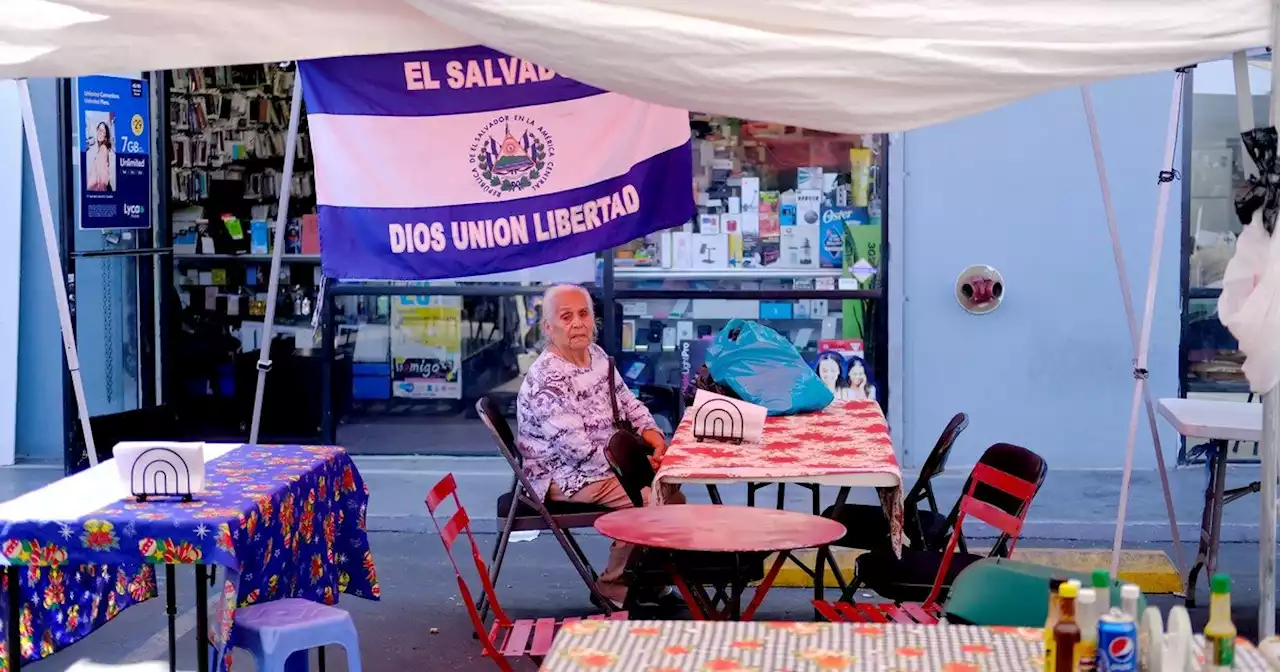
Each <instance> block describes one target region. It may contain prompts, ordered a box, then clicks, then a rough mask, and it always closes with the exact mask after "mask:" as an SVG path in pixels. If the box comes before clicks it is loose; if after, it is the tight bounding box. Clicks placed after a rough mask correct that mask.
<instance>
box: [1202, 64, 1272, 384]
mask: <svg viewBox="0 0 1280 672" xmlns="http://www.w3.org/2000/svg"><path fill="white" fill-rule="evenodd" d="M1269 65H1270V63H1269V60H1268V59H1267V57H1266V55H1265V54H1261V55H1258V56H1255V57H1252V58H1251V60H1250V66H1249V81H1250V88H1251V93H1252V94H1253V110H1254V112H1253V113H1254V118H1255V121H1256V122H1258V123H1259V124H1265V120H1266V119H1267V118H1268V115H1269V113H1270V100H1271V86H1270V84H1271V72H1270V68H1269V67H1268V66H1269ZM1190 119H1191V151H1190V152H1189V156H1187V157H1186V158H1185V159H1184V161H1185V163H1186V166H1187V172H1188V173H1189V176H1190V180H1189V183H1190V191H1191V193H1190V198H1189V209H1188V211H1187V212H1186V213H1185V215H1186V218H1187V221H1186V222H1185V223H1184V226H1185V231H1186V236H1185V237H1184V240H1185V243H1184V248H1183V253H1184V263H1185V265H1186V266H1185V269H1186V276H1185V277H1186V280H1187V286H1186V288H1185V291H1184V298H1183V311H1182V312H1183V334H1182V346H1183V348H1182V349H1183V353H1184V358H1183V367H1182V368H1183V376H1182V379H1183V386H1184V390H1185V392H1186V393H1187V394H1188V395H1191V396H1197V395H1205V394H1211V395H1220V394H1231V395H1241V394H1244V393H1247V390H1248V387H1247V385H1246V384H1245V381H1244V376H1243V374H1242V373H1241V369H1240V367H1241V364H1242V363H1243V361H1244V356H1243V355H1242V354H1241V353H1240V352H1239V350H1238V349H1237V348H1238V346H1237V343H1236V341H1235V339H1234V338H1233V337H1232V336H1231V333H1230V332H1229V331H1227V329H1226V327H1224V326H1222V323H1221V322H1220V321H1219V320H1218V314H1217V303H1218V296H1219V295H1220V294H1221V292H1222V276H1223V273H1224V272H1225V270H1226V267H1227V262H1229V261H1230V260H1231V257H1232V255H1233V254H1235V242H1236V237H1237V236H1239V235H1240V231H1241V224H1240V220H1239V219H1238V218H1237V217H1236V213H1235V205H1234V197H1235V190H1236V188H1237V187H1238V186H1240V184H1242V182H1243V181H1244V179H1245V174H1246V167H1247V165H1248V163H1247V162H1249V158H1248V156H1247V155H1246V154H1245V153H1244V150H1243V147H1242V146H1241V143H1240V120H1239V114H1238V112H1237V103H1236V87H1235V75H1234V69H1233V66H1232V61H1231V59H1226V60H1220V61H1213V62H1210V63H1203V64H1200V65H1198V66H1197V67H1196V68H1195V69H1194V70H1193V71H1192V74H1191V106H1190ZM1243 398H1244V397H1243V396H1241V399H1243Z"/></svg>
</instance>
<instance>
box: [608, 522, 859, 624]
mask: <svg viewBox="0 0 1280 672" xmlns="http://www.w3.org/2000/svg"><path fill="white" fill-rule="evenodd" d="M595 528H596V530H597V531H599V532H600V534H603V535H604V536H606V537H609V538H610V539H615V540H617V541H622V542H626V543H629V544H635V545H637V546H647V547H649V548H662V549H667V550H671V551H704V552H713V553H735V552H777V554H778V557H777V559H776V560H774V563H773V566H772V567H770V568H769V573H768V574H766V575H765V577H764V580H763V581H761V582H760V585H759V587H757V588H756V593H755V596H754V597H753V598H752V600H751V604H750V605H748V607H747V610H746V611H745V612H743V613H742V619H743V620H751V616H752V615H753V614H754V613H755V611H756V609H757V608H758V607H759V606H760V602H761V601H762V600H763V599H764V595H765V593H767V592H768V591H769V588H770V587H771V586H772V585H773V581H774V579H775V578H777V575H778V570H780V569H782V563H783V562H785V561H786V559H787V558H788V557H790V551H794V550H796V549H801V548H815V547H820V546H826V545H827V544H829V543H831V542H833V541H835V540H837V539H839V538H840V537H843V536H844V535H845V528H844V525H841V524H840V523H838V522H836V521H834V520H831V519H830V518H823V517H821V516H814V515H810V514H807V513H798V512H795V511H778V510H775V509H763V508H755V507H751V506H726V505H722V504H716V505H707V504H675V505H668V506H649V507H643V508H638V509H634V508H633V509H620V510H618V511H614V512H612V513H607V514H605V515H603V516H601V517H599V518H597V519H596V522H595ZM667 569H668V571H669V572H671V578H672V580H673V581H674V582H675V584H676V587H677V588H678V589H679V590H680V593H681V595H683V596H684V599H685V602H687V603H688V604H689V609H690V611H691V612H692V613H693V616H694V618H697V619H706V618H709V617H715V616H717V615H719V616H722V617H723V616H724V615H723V614H716V613H712V612H714V610H713V609H710V608H709V604H708V603H709V600H707V598H706V597H705V593H703V594H701V595H695V594H694V592H693V590H692V589H691V587H690V586H689V585H688V582H686V581H685V580H684V578H683V576H682V575H681V573H680V571H679V568H678V567H677V565H676V564H675V563H673V562H669V563H668V564H667ZM697 588H698V589H699V590H700V589H701V587H700V586H699V587H697ZM736 592H737V591H735V593H736ZM737 596H740V593H738V594H737V595H736V596H735V599H736V597H737ZM737 611H738V609H737V608H736V604H735V605H734V607H733V612H734V613H737Z"/></svg>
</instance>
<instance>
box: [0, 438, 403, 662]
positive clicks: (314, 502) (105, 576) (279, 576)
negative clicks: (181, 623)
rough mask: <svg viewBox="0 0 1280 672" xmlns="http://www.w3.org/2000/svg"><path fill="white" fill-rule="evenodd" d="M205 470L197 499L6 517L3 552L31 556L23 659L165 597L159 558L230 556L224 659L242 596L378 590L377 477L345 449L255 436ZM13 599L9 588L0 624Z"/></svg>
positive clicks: (220, 632) (222, 610)
mask: <svg viewBox="0 0 1280 672" xmlns="http://www.w3.org/2000/svg"><path fill="white" fill-rule="evenodd" d="M98 468H99V469H103V468H107V469H114V468H115V467H114V465H113V464H110V463H104V464H103V465H100V466H99V467H98ZM205 474H206V475H205V491H204V492H203V493H202V494H200V495H199V496H198V499H197V501H193V502H179V501H171V500H169V501H161V500H155V501H148V502H136V501H134V500H132V499H125V500H120V501H118V502H116V503H115V504H113V505H110V506H107V507H104V508H101V509H98V510H96V511H93V512H91V513H89V514H87V515H84V516H81V517H80V518H79V519H76V520H74V521H66V520H63V521H56V522H52V521H41V520H38V519H31V520H0V554H2V555H3V560H0V563H3V564H8V565H15V564H16V565H26V566H27V569H26V570H25V571H24V572H23V573H22V575H21V588H22V595H23V599H24V604H23V607H22V611H21V614H22V615H21V624H20V634H21V641H22V658H23V661H24V662H25V661H33V660H39V659H41V658H44V657H46V656H48V655H49V654H51V653H54V652H55V651H58V650H60V649H63V648H65V647H67V646H69V645H71V644H73V643H75V642H77V641H79V640H80V639H82V638H84V637H85V636H86V635H88V634H89V633H91V632H93V631H94V630H96V629H97V628H98V627H99V626H101V625H102V624H103V623H106V622H107V621H109V620H111V619H112V618H114V617H115V616H116V614H118V613H119V612H120V611H121V610H123V609H125V608H127V607H130V606H132V605H134V604H137V603H139V602H142V601H145V600H147V599H149V598H151V597H154V596H155V595H156V574H155V572H156V566H157V565H166V564H175V565H178V564H197V563H202V564H207V565H218V566H221V567H224V568H226V570H227V571H226V572H224V573H220V575H219V578H221V579H222V581H221V582H220V583H221V584H222V599H221V600H219V602H218V608H217V614H216V616H215V617H214V618H213V619H212V620H211V625H210V630H211V632H210V639H211V641H212V642H214V643H215V644H216V645H218V646H219V649H220V650H222V651H223V655H222V660H221V666H220V667H221V669H224V670H225V669H229V668H230V665H231V656H230V651H229V650H227V649H226V647H224V646H223V644H224V643H225V642H226V640H227V638H228V636H229V634H230V631H231V624H232V619H233V618H234V612H235V608H236V607H238V606H247V605H250V604H254V603H256V602H263V601H268V600H275V599H280V598H285V597H300V598H305V599H309V600H314V601H317V602H323V603H325V604H332V603H334V602H336V601H337V599H338V593H342V592H345V593H349V594H351V595H356V596H358V597H364V598H368V599H373V600H376V599H378V598H379V596H380V590H379V587H378V579H377V574H376V572H375V570H374V564H373V554H372V553H371V551H370V550H369V540H368V536H367V535H366V533H365V511H366V508H367V506H368V502H369V493H368V488H367V486H366V485H365V484H364V482H363V480H362V479H361V478H360V474H359V472H358V471H357V470H356V467H355V464H354V463H353V462H352V461H351V458H350V457H349V456H348V455H347V453H346V451H345V450H343V449H342V448H338V447H334V446H253V445H245V446H241V447H238V448H235V449H234V450H232V451H231V452H229V453H227V454H225V455H223V456H221V457H218V458H215V459H213V460H210V461H209V462H207V464H206V468H205ZM30 515H31V516H33V518H34V517H38V516H39V515H40V512H39V511H31V513H30ZM2 583H3V587H4V588H6V589H7V580H5V581H3V582H2ZM7 605H8V593H7V592H5V591H0V635H3V633H4V629H5V628H6V627H7V623H5V622H4V621H5V620H6V619H5V618H3V615H4V614H7V613H8V611H7V609H8V606H7ZM6 641H7V639H6V637H5V636H0V670H3V669H5V668H6V667H7V665H8V657H7V653H8V652H7V650H6V646H7V645H6V644H5V642H6Z"/></svg>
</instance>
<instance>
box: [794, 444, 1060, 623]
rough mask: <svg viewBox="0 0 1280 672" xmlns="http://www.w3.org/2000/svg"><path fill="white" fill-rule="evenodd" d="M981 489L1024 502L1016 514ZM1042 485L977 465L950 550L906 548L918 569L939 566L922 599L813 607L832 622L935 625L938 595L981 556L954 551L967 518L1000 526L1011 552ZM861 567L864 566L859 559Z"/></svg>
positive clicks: (905, 557)
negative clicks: (983, 495) (981, 494)
mask: <svg viewBox="0 0 1280 672" xmlns="http://www.w3.org/2000/svg"><path fill="white" fill-rule="evenodd" d="M1027 452H1030V451H1027ZM979 487H982V488H985V489H989V490H993V491H998V492H999V493H1001V494H1003V495H1004V496H1005V497H1007V498H1009V499H1011V500H1013V499H1016V500H1017V501H1018V502H1020V503H1021V505H1020V506H1016V507H1014V508H1015V509H1016V510H1017V513H1016V514H1011V513H1008V512H1006V511H1005V510H1003V509H1002V508H1001V507H1000V506H997V505H995V504H992V503H990V502H989V501H983V500H982V499H979V498H978V496H977V495H978V489H979ZM1039 489H1040V484H1038V483H1035V482H1033V481H1028V480H1024V479H1021V478H1018V477H1017V476H1014V475H1011V474H1009V473H1006V472H1004V471H1001V470H999V469H996V468H995V467H992V466H990V465H988V464H981V463H979V464H977V465H976V466H974V468H973V473H972V474H970V476H969V483H968V487H967V489H966V491H965V493H964V494H962V495H961V496H960V501H959V502H957V504H956V506H957V510H958V515H957V516H956V523H955V529H954V531H953V533H952V535H951V539H950V541H948V542H947V546H946V549H945V550H943V551H942V552H941V553H939V552H938V551H915V550H912V549H907V550H904V551H903V562H904V563H905V564H908V565H910V566H912V567H916V568H919V569H922V568H924V567H925V566H926V565H932V566H933V567H935V568H936V569H935V571H934V578H933V585H932V587H931V588H930V590H929V594H928V596H927V597H926V598H925V599H924V602H923V603H914V602H906V601H903V602H900V603H898V604H894V603H882V604H853V603H851V602H849V601H845V600H842V601H840V602H836V603H834V604H832V603H830V602H826V601H823V600H814V602H813V606H814V607H815V608H817V610H818V613H819V614H821V615H822V616H823V617H824V618H826V619H827V620H830V621H834V622H842V621H844V622H854V623H887V622H889V621H895V622H899V623H924V624H932V623H937V622H938V618H939V617H940V616H941V615H942V613H943V612H942V607H941V605H939V604H938V598H939V596H940V595H941V594H942V591H943V589H944V587H945V586H950V585H951V584H952V583H953V582H954V581H955V579H956V577H957V576H959V574H960V572H961V571H963V570H964V569H965V568H966V567H968V566H969V565H971V564H973V563H975V562H977V561H979V560H981V559H982V557H981V556H977V555H973V554H971V553H956V545H957V543H958V541H959V539H960V537H961V528H962V527H963V525H964V519H965V517H966V516H973V517H974V518H977V519H978V520H981V521H982V522H984V523H986V524H988V525H990V526H992V527H994V528H996V529H998V530H1000V532H1001V533H1002V538H1004V537H1007V538H1008V539H1009V551H1010V552H1012V551H1013V546H1014V545H1015V544H1016V543H1017V540H1018V535H1019V534H1020V533H1021V532H1022V525H1023V523H1025V522H1026V517H1027V511H1028V510H1029V509H1030V507H1031V500H1032V499H1034V498H1035V496H1036V492H1037V491H1039ZM876 554H877V553H876V552H873V553H871V554H868V555H876ZM864 557H866V556H864ZM858 566H859V569H860V570H861V569H862V562H861V558H860V559H859V562H858Z"/></svg>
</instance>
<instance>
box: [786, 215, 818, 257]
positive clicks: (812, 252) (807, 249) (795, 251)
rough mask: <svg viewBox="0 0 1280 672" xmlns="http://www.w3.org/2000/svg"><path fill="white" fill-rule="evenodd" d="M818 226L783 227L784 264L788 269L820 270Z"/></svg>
mask: <svg viewBox="0 0 1280 672" xmlns="http://www.w3.org/2000/svg"><path fill="white" fill-rule="evenodd" d="M818 233H819V227H818V225H817V224H797V225H795V226H784V227H782V263H783V265H784V266H786V267H788V268H818V255H819V253H820V250H819V249H818Z"/></svg>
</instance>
